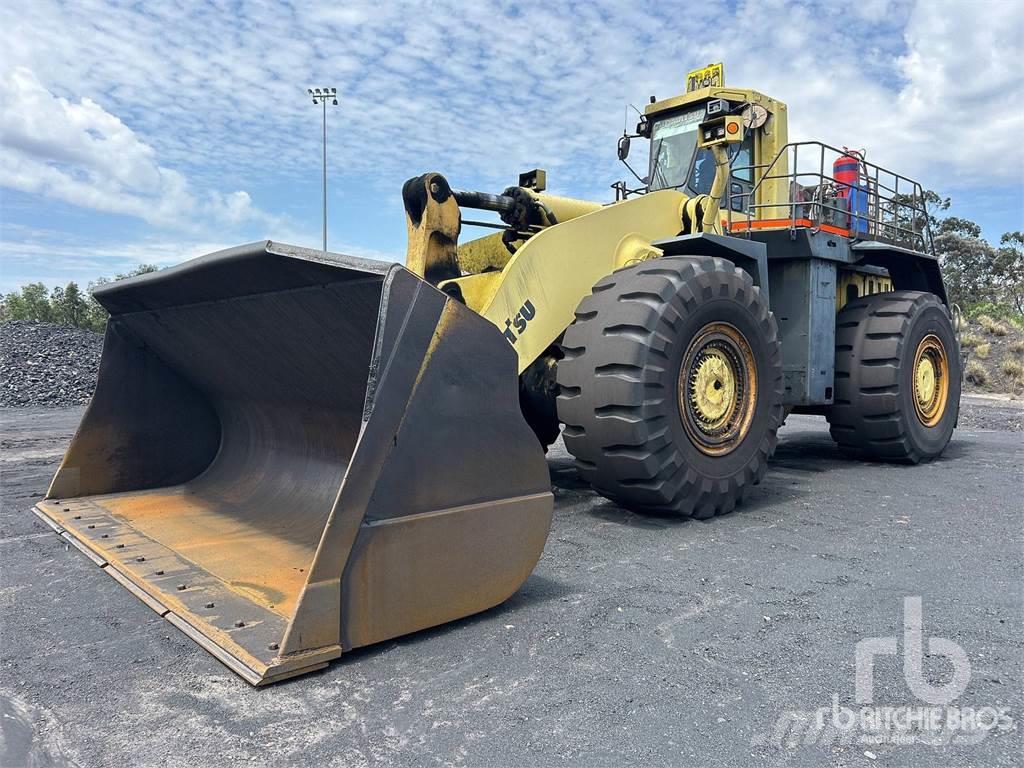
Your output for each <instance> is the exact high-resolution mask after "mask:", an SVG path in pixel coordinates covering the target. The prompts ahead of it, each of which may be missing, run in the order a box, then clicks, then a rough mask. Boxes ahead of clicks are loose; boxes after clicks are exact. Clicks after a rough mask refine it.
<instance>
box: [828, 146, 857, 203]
mask: <svg viewBox="0 0 1024 768" xmlns="http://www.w3.org/2000/svg"><path fill="white" fill-rule="evenodd" d="M863 161H864V150H863V149H861V150H857V149H848V148H847V147H843V154H841V155H840V156H839V157H837V158H836V161H835V162H834V163H832V178H834V179H835V180H836V181H837V182H838V184H839V194H840V196H841V197H849V196H850V193H851V192H852V191H853V190H855V189H857V188H858V186H859V184H860V164H861V163H862V162H863Z"/></svg>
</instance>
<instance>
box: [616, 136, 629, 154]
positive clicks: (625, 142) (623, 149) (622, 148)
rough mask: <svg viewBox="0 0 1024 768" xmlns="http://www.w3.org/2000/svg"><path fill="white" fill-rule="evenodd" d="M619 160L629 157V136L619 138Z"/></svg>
mask: <svg viewBox="0 0 1024 768" xmlns="http://www.w3.org/2000/svg"><path fill="white" fill-rule="evenodd" d="M618 154H619V160H625V159H626V158H627V157H629V136H627V135H625V134H623V135H622V136H620V137H619V151H618Z"/></svg>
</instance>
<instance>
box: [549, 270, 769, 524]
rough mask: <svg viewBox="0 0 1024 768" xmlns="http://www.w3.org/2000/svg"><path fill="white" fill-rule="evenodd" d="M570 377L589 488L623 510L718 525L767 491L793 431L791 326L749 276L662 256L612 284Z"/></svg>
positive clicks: (574, 425)
mask: <svg viewBox="0 0 1024 768" xmlns="http://www.w3.org/2000/svg"><path fill="white" fill-rule="evenodd" d="M562 351H563V354H564V357H563V359H562V360H561V361H560V362H559V364H558V384H559V396H558V416H559V419H560V420H561V421H562V422H563V423H564V424H565V429H564V431H563V438H564V440H565V446H566V449H567V450H568V451H569V453H571V454H572V455H573V456H574V457H575V459H576V462H575V463H576V468H577V470H578V472H579V474H580V475H581V477H582V478H583V479H584V480H586V481H587V482H589V483H590V485H591V486H593V488H594V489H595V490H596V491H597V492H598V493H600V494H602V495H603V496H605V497H607V498H609V499H611V500H612V501H614V502H616V503H617V504H620V505H621V506H624V507H627V508H630V509H634V510H639V511H653V512H674V513H679V514H684V515H692V516H694V517H698V518H707V517H711V516H713V515H716V514H720V513H724V512H730V511H732V510H733V509H734V508H735V506H736V505H737V504H738V503H740V501H741V500H742V499H743V496H744V494H745V493H746V492H747V490H748V489H749V488H750V486H752V485H754V484H756V483H758V482H760V480H761V478H762V477H763V475H764V473H765V471H766V469H767V465H768V458H769V457H770V456H771V454H772V452H773V451H774V449H775V444H776V432H777V430H778V428H779V426H780V425H781V423H782V364H781V358H780V348H779V339H778V327H777V325H776V323H775V319H774V317H773V316H772V314H771V312H770V311H769V308H768V302H767V301H766V300H765V299H764V297H763V296H762V295H761V292H760V290H758V288H757V287H755V286H754V284H753V281H752V279H751V277H750V275H749V274H747V273H746V272H744V271H743V270H741V269H737V268H736V267H734V266H733V265H732V264H731V263H729V262H728V261H725V260H723V259H714V258H709V257H662V258H657V259H652V260H649V261H645V262H643V263H641V264H638V265H636V266H633V267H629V268H627V269H623V270H620V271H618V272H615V273H613V274H611V275H608V276H607V277H605V278H603V279H602V280H601V281H599V282H598V283H597V284H596V285H595V286H594V288H593V292H592V294H591V295H590V296H588V297H587V298H585V299H584V300H583V301H582V302H581V303H580V306H579V308H578V309H577V311H576V320H575V322H574V323H573V324H572V325H571V326H570V327H569V328H568V329H567V330H566V332H565V338H564V340H563V342H562Z"/></svg>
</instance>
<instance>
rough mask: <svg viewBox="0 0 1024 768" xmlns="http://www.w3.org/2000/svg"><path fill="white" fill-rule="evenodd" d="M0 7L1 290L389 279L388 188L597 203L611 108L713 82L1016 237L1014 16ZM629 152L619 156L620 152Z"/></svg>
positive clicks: (1021, 140)
mask: <svg viewBox="0 0 1024 768" xmlns="http://www.w3.org/2000/svg"><path fill="white" fill-rule="evenodd" d="M701 7H702V8H706V9H707V10H706V11H704V10H702V11H701V12H700V13H697V12H695V11H694V7H693V6H692V5H691V4H679V5H675V4H671V3H659V4H647V3H623V2H613V1H610V0H593V1H592V2H584V3H579V4H573V3H559V2H547V3H539V2H537V3H534V2H522V0H515V1H513V2H501V3H485V2H465V1H464V0H454V1H449V0H427V1H418V2H391V1H390V0H378V1H377V2H364V0H353V1H352V2H337V0H332V1H331V2H310V3H291V4H290V3H280V2H258V1H257V2H244V3H240V2H206V3H202V2H180V3H176V2H169V1H162V2H151V3H145V2H141V3H131V4H128V3H125V4H118V3H110V2H91V1H90V0H77V1H76V2H73V3H67V4H62V3H57V2H50V1H49V0H8V2H6V3H4V4H3V6H2V8H0V30H2V31H0V35H2V37H3V46H2V48H0V50H2V51H3V53H2V54H0V138H2V141H3V152H2V154H0V194H2V232H0V257H2V260H3V261H2V269H0V290H3V291H6V290H10V289H12V288H14V287H15V286H17V285H20V284H22V283H24V282H27V281H29V280H43V281H44V282H46V283H47V284H48V285H55V284H58V283H64V282H67V281H68V280H77V281H79V282H80V283H83V284H84V283H87V282H88V281H89V280H90V279H92V278H94V277H97V276H100V275H110V274H113V273H116V272H120V271H125V270H127V269H130V268H131V267H132V266H134V265H136V264H138V263H141V262H155V263H158V264H161V265H167V264H172V263H175V262H178V261H181V260H183V259H185V258H188V257H191V256H195V255H199V254H201V253H205V252H208V251H211V250H215V249H217V248H220V247H224V246H228V245H233V244H237V243H240V242H247V241H251V240H258V239H261V238H264V237H271V238H274V239H277V240H282V241H285V242H294V243H298V244H302V245H311V246H314V247H318V246H319V242H320V176H319V173H320V157H321V156H320V114H319V108H317V107H314V105H313V104H312V103H311V102H310V101H309V99H308V98H307V97H306V90H305V89H306V87H308V86H317V85H320V86H335V87H337V88H338V91H339V100H340V101H341V104H340V105H339V106H338V107H333V108H331V111H330V114H329V115H328V134H329V135H328V144H329V147H330V157H329V184H330V195H329V208H330V246H331V250H335V251H341V252H346V253H352V254H356V255H364V256H371V257H378V258H384V259H393V260H401V259H402V258H403V254H404V247H405V246H404V243H405V225H404V219H403V213H402V206H401V199H400V194H399V193H400V190H401V185H402V182H403V181H404V180H405V179H406V178H408V177H409V176H413V175H416V174H419V173H422V172H424V171H428V170H439V171H442V172H443V173H445V174H446V175H447V176H448V178H449V180H450V181H451V182H452V184H453V186H456V187H462V188H478V189H482V190H487V191H500V190H501V189H503V188H504V187H506V186H508V185H509V184H512V183H514V181H515V179H516V178H517V175H518V173H519V172H520V171H523V170H527V169H529V168H534V167H543V168H546V169H547V170H548V179H549V188H550V189H551V191H553V192H556V193H560V194H567V195H573V196H580V197H587V198H591V199H596V200H608V199H610V192H609V189H608V185H609V184H611V183H612V182H613V181H615V180H616V179H619V178H623V177H625V175H626V173H627V172H626V171H625V169H623V168H622V167H621V166H620V165H619V164H618V162H617V160H616V159H615V151H614V146H615V140H616V137H617V135H618V134H619V133H620V132H621V130H622V125H623V110H624V107H625V105H626V104H627V103H633V104H636V105H638V106H639V105H642V104H643V103H644V102H645V101H646V100H647V97H648V96H649V95H651V94H656V95H658V96H659V97H667V96H669V95H672V94H674V93H677V92H679V91H680V90H682V88H683V84H684V83H683V80H684V77H685V74H686V72H687V70H689V69H691V68H693V67H696V66H700V65H702V64H705V63H707V62H709V61H717V60H722V61H724V62H725V65H726V79H727V82H729V83H731V84H734V85H744V86H748V87H753V88H757V89H759V90H761V91H763V92H765V93H768V94H770V95H772V96H774V97H776V98H779V99H781V100H783V101H785V102H787V103H788V104H789V109H790V137H791V139H819V140H822V141H826V142H828V143H831V144H834V145H848V146H851V147H865V148H866V149H867V152H868V159H869V160H872V161H874V162H876V163H879V164H881V165H883V166H887V167H891V168H893V169H895V170H898V171H900V172H902V173H904V174H907V175H910V176H912V177H915V178H918V179H919V180H921V181H922V183H924V184H925V186H927V187H930V188H934V189H936V190H938V191H941V192H942V193H943V194H945V195H951V196H952V197H953V198H954V203H955V208H954V212H955V213H957V214H959V215H963V216H966V217H968V218H972V219H974V220H976V221H978V222H979V223H981V224H982V226H983V227H984V232H985V235H986V236H987V237H989V238H990V239H993V240H998V238H999V236H1000V234H1002V232H1004V231H1006V230H1010V229H1024V192H1022V185H1024V67H1022V66H1021V63H1020V62H1021V61H1024V4H1021V3H1019V2H999V1H998V0H997V1H995V2H985V3H980V2H979V3H972V2H959V3H956V2H944V1H943V0H930V1H924V2H919V3H914V2H889V1H888V0H859V1H857V2H842V3H821V4H816V3H806V2H786V1H784V0H758V1H756V2H750V3H747V2H739V3H736V2H729V3H722V4H721V5H718V6H716V5H714V4H713V3H704V4H701ZM636 151H637V152H639V151H640V147H638V148H637V150H636Z"/></svg>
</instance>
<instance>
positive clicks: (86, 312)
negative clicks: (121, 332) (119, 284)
mask: <svg viewBox="0 0 1024 768" xmlns="http://www.w3.org/2000/svg"><path fill="white" fill-rule="evenodd" d="M157 269H158V267H157V266H156V265H155V264H140V265H139V266H137V267H136V268H135V269H133V270H131V271H130V272H127V273H124V274H119V275H116V276H115V277H114V280H123V279H124V278H126V277H135V276H136V275H144V274H146V273H148V272H156V271H157ZM109 282H112V281H111V280H110V278H106V277H101V278H98V279H97V280H93V281H92V282H90V283H89V288H88V293H87V294H86V293H83V292H82V289H81V288H79V287H78V283H75V282H70V283H68V284H67V285H65V286H56V287H55V288H54V289H53V290H52V291H47V290H46V286H45V285H43V284H42V283H29V284H28V285H24V286H22V288H21V290H20V291H14V292H12V293H8V294H7V295H6V296H3V297H2V298H0V321H8V320H37V321H39V322H44V323H60V324H62V325H73V326H76V327H78V328H88V329H90V330H93V331H102V330H103V328H104V327H105V326H106V324H107V311H106V310H105V309H104V308H103V307H102V306H100V303H99V302H98V301H96V299H94V298H93V296H92V292H93V290H94V289H95V288H98V287H99V286H101V285H105V284H107V283H109Z"/></svg>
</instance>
